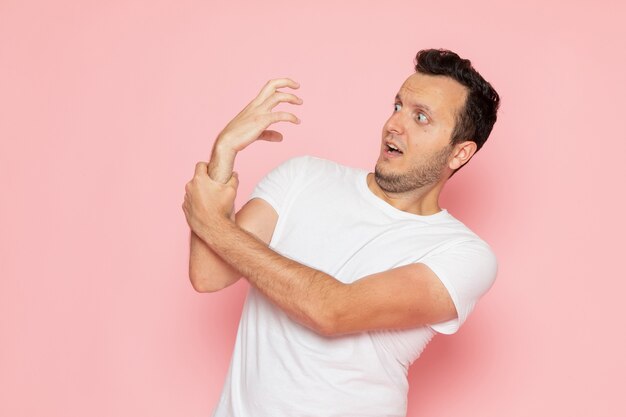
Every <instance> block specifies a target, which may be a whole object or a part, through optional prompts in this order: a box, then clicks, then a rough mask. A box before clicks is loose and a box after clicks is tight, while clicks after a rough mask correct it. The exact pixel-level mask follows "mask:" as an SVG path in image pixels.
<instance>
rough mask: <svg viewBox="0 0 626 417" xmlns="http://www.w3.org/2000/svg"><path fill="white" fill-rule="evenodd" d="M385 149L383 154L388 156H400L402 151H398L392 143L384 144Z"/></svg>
mask: <svg viewBox="0 0 626 417" xmlns="http://www.w3.org/2000/svg"><path fill="white" fill-rule="evenodd" d="M385 145H386V147H387V148H386V149H385V153H386V154H389V155H402V151H401V150H400V149H398V147H397V146H396V145H394V144H393V143H389V142H387V143H386V144H385Z"/></svg>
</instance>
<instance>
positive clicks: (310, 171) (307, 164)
mask: <svg viewBox="0 0 626 417" xmlns="http://www.w3.org/2000/svg"><path fill="white" fill-rule="evenodd" d="M280 165H284V166H285V167H289V168H290V169H292V170H294V171H295V172H298V173H302V172H306V175H307V176H308V177H309V178H310V176H320V175H323V176H327V175H328V174H332V173H336V174H340V173H352V172H357V171H359V168H354V167H351V166H348V165H345V164H342V163H340V162H337V161H333V160H331V159H327V158H322V157H319V156H314V155H297V156H292V157H290V158H288V159H287V160H285V161H284V162H283V163H282V164H280Z"/></svg>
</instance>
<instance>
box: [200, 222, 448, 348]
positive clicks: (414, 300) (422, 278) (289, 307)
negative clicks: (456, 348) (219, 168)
mask: <svg viewBox="0 0 626 417" xmlns="http://www.w3.org/2000/svg"><path fill="white" fill-rule="evenodd" d="M197 233H198V235H199V236H200V237H201V238H202V239H203V240H204V241H206V242H207V244H208V245H209V246H210V247H211V248H213V250H214V251H215V252H216V253H217V254H219V256H221V257H222V259H224V260H225V261H226V262H227V263H228V264H230V265H231V266H232V267H233V268H234V269H236V270H237V271H239V273H240V274H241V275H243V276H244V277H246V278H247V279H248V280H249V281H250V283H251V284H252V285H254V286H255V287H257V288H258V289H259V290H260V291H261V292H262V293H263V294H265V295H266V296H267V297H268V298H269V299H270V300H272V301H273V302H274V303H275V304H276V305H278V306H279V307H280V308H281V309H283V310H284V311H285V312H286V313H287V314H288V315H289V316H291V317H292V318H293V319H294V320H296V321H298V322H299V323H301V324H303V325H305V326H307V327H309V328H311V329H312V330H314V331H316V332H318V333H320V334H323V335H326V336H333V335H340V334H347V333H354V332H361V331H368V330H376V329H390V328H396V329H402V328H410V327H417V326H421V325H425V324H429V323H437V322H442V321H446V320H451V319H453V318H455V317H456V309H455V307H454V304H453V302H452V300H451V298H450V295H449V294H448V292H447V290H446V288H445V287H444V286H443V284H442V283H441V281H440V280H439V279H438V277H437V276H436V275H435V274H434V272H432V271H431V270H430V269H429V268H428V267H427V266H426V265H424V264H419V263H417V264H410V265H406V266H402V267H398V268H394V269H391V270H389V271H385V272H381V273H377V274H372V275H369V276H366V277H363V278H361V279H359V280H357V281H355V282H354V283H351V284H344V283H342V282H340V281H338V280H337V279H335V278H334V277H332V276H330V275H328V274H326V273H324V272H321V271H318V270H316V269H314V268H310V267H308V266H305V265H302V264H300V263H298V262H296V261H294V260H292V259H289V258H286V257H284V256H282V255H280V254H278V253H276V252H275V251H273V250H271V249H270V248H268V247H267V246H266V245H265V244H263V242H262V241H260V240H259V239H258V238H256V237H255V236H253V235H252V234H250V233H247V232H246V231H244V230H242V229H241V228H239V227H238V226H237V225H236V224H235V223H233V222H232V221H230V220H229V219H228V218H227V217H225V216H215V217H213V218H211V222H210V225H208V226H205V227H202V228H199V230H198V231H197Z"/></svg>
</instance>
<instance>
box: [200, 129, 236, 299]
mask: <svg viewBox="0 0 626 417" xmlns="http://www.w3.org/2000/svg"><path fill="white" fill-rule="evenodd" d="M236 155H237V153H236V152H234V151H229V150H228V149H224V147H223V146H222V145H221V144H220V143H219V139H218V140H216V141H215V143H214V145H213V150H212V152H211V159H210V162H209V167H208V171H209V176H210V177H211V178H212V179H213V180H214V181H219V182H222V183H226V182H227V181H228V179H229V178H230V177H231V175H232V172H233V165H234V161H235V156H236ZM233 214H234V213H233ZM189 277H190V278H191V280H192V283H193V285H194V287H196V289H200V288H203V287H206V286H207V285H208V288H211V289H214V288H221V287H223V286H224V285H228V284H230V283H231V282H232V281H233V280H234V279H236V277H235V276H234V275H233V274H232V269H231V268H230V267H229V265H227V264H225V263H224V261H223V260H222V259H220V257H219V256H218V255H217V254H215V253H214V252H213V251H212V250H211V248H210V247H208V246H207V245H206V243H205V242H203V241H202V239H200V238H199V237H198V236H197V235H196V233H195V232H193V231H192V232H191V234H190V241H189ZM207 280H208V281H209V282H205V281H207Z"/></svg>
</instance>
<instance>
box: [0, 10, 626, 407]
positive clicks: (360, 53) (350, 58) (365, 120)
mask: <svg viewBox="0 0 626 417" xmlns="http://www.w3.org/2000/svg"><path fill="white" fill-rule="evenodd" d="M503 3H504V2H497V1H488V0H478V1H476V0H475V1H448V2H417V1H396V2H373V1H363V2H356V1H343V2H340V1H336V0H335V1H324V2H320V1H317V2H309V3H302V4H297V2H294V1H276V0H270V1H264V2H258V3H257V2H247V3H237V2H233V1H228V2H227V1H212V2H208V1H206V2H203V1H191V0H177V1H174V0H160V1H147V0H146V1H138V0H135V1H106V2H104V1H95V0H92V1H78V0H76V1H63V0H61V1H55V2H43V1H40V2H32V1H24V0H1V1H0V140H1V142H0V187H1V188H0V191H1V193H0V199H1V204H0V276H1V280H0V338H1V341H0V415H2V416H7V417H9V416H10V417H13V416H71V417H74V416H76V417H78V416H93V417H101V416H102V417H103V416H122V417H125V416H152V417H158V416H188V417H191V416H198V417H200V416H208V415H210V412H211V410H212V409H213V406H214V405H215V403H216V401H217V399H218V396H219V393H220V391H221V388H222V384H223V382H224V377H225V374H226V370H227V367H228V363H229V360H230V355H231V352H232V347H233V343H234V338H235V334H236V330H237V324H238V321H239V316H240V313H241V307H242V303H243V300H244V296H245V293H246V289H247V285H248V284H247V283H246V282H245V281H244V280H241V281H240V282H238V283H237V284H236V285H234V286H232V287H229V288H228V289H226V290H224V291H223V292H219V293H214V294H199V293H196V292H194V290H193V289H192V287H191V285H190V284H189V281H188V276H187V262H188V258H187V257H188V239H189V230H188V226H187V224H186V222H185V218H184V214H183V212H182V209H181V203H182V200H183V196H184V185H185V183H186V182H187V181H188V180H189V179H190V178H191V176H192V174H193V169H194V165H195V163H196V162H197V161H199V160H207V158H208V155H209V151H210V148H211V144H212V141H213V139H214V138H215V136H216V134H217V133H218V132H219V131H220V130H221V128H222V127H223V126H224V125H225V124H226V123H227V122H228V121H229V120H230V119H231V118H232V117H233V116H234V115H235V114H236V113H237V112H238V111H239V110H240V109H241V108H242V107H243V106H244V105H245V104H246V103H247V102H248V101H249V100H250V99H252V97H253V96H254V95H256V93H257V92H258V90H259V89H260V88H261V86H262V85H263V84H264V83H265V82H266V81H267V80H268V79H270V78H274V77H280V76H290V77H292V78H294V79H296V80H297V81H299V82H300V83H301V85H302V88H301V89H300V92H299V94H300V95H301V97H302V98H303V99H304V102H305V104H304V106H302V107H301V108H300V109H299V110H298V111H297V114H298V116H300V118H301V119H302V124H301V125H300V126H292V125H287V124H282V125H281V126H280V129H282V131H283V132H284V134H285V141H284V142H283V143H279V144H276V143H267V142H263V143H255V144H253V145H252V146H251V147H250V148H249V149H248V150H247V151H245V152H244V153H243V154H241V155H240V157H239V159H238V161H237V165H236V169H237V170H238V171H239V172H240V177H241V185H240V193H239V196H238V200H237V204H238V206H241V205H242V204H243V203H244V202H245V201H246V199H247V196H248V195H249V193H250V191H251V190H252V187H253V186H254V185H255V184H256V182H257V181H258V180H259V179H260V178H261V176H262V175H263V174H265V173H266V172H267V171H268V170H269V169H271V168H272V167H274V166H275V165H277V164H278V163H280V162H281V161H284V160H285V159H287V158H288V157H291V156H295V155H302V154H312V155H317V156H321V157H326V158H330V159H334V160H336V161H339V162H342V163H345V164H349V165H353V166H360V167H364V168H373V166H374V162H375V160H376V156H377V153H378V149H379V140H380V131H381V127H382V124H383V123H384V121H385V119H386V118H387V117H388V115H389V114H390V112H391V110H392V105H393V97H394V96H395V93H396V92H397V89H398V87H399V86H400V84H401V83H402V82H403V81H404V79H405V78H406V77H407V76H408V75H410V74H411V72H412V60H413V57H414V54H415V52H416V51H417V50H418V49H421V48H427V47H446V48H450V49H453V50H455V51H457V52H459V53H460V54H461V55H462V56H466V57H468V58H470V59H471V60H472V61H473V63H474V64H475V66H476V67H477V68H478V69H479V71H481V72H482V74H483V75H484V76H485V77H486V78H487V79H488V80H490V81H491V82H492V83H493V85H494V86H495V87H496V88H497V90H498V91H499V93H500V94H501V96H502V108H501V112H500V115H499V121H498V123H497V124H496V127H495V129H494V131H493V133H492V136H491V137H490V139H489V141H488V142H487V144H486V145H485V147H484V148H483V149H482V150H481V151H480V152H479V153H478V154H477V155H476V157H475V158H473V160H472V161H471V162H470V163H469V165H467V166H466V167H465V168H464V169H463V170H462V171H461V172H460V173H459V174H458V175H456V176H455V177H454V178H453V179H452V180H451V181H450V182H449V184H448V186H447V188H446V190H445V192H444V195H443V197H442V206H443V207H445V208H447V209H448V210H449V211H450V212H452V213H453V214H455V215H456V216H457V217H458V218H460V219H461V220H462V221H464V222H465V223H466V224H468V225H469V226H470V227H471V228H472V229H474V230H475V231H476V232H477V233H479V234H480V235H481V236H482V237H483V238H484V239H485V240H486V241H488V242H489V243H490V244H491V245H492V247H493V248H494V250H495V251H496V253H497V255H498V257H499V261H500V269H499V275H498V280H497V281H496V284H495V286H494V287H493V288H492V290H491V291H490V292H489V293H488V294H487V295H486V296H485V297H484V298H483V299H482V301H481V302H480V303H479V304H478V306H477V308H476V310H475V311H474V313H473V314H472V316H471V317H470V319H469V321H468V322H467V323H466V324H465V325H464V327H463V328H462V329H461V330H460V332H459V333H457V334H455V335H453V336H447V337H446V336H441V335H440V336H437V337H436V338H435V339H434V340H433V341H432V342H431V344H430V345H429V346H428V347H427V349H426V350H425V352H424V353H423V356H422V358H420V359H419V360H418V361H417V362H416V363H415V364H414V365H413V367H412V368H411V371H410V383H411V390H410V393H409V413H408V415H409V416H430V417H436V416H466V417H467V416H509V417H514V416H524V417H525V416H544V415H546V416H547V415H567V416H615V415H624V413H625V412H626V407H625V406H624V401H623V390H624V386H625V382H626V381H625V380H626V377H625V376H624V375H625V374H626V360H625V359H624V352H625V351H626V342H625V340H624V339H625V330H624V329H625V325H624V323H623V307H622V304H623V303H624V301H623V294H624V291H625V290H626V285H625V284H624V278H626V276H625V274H624V268H623V264H622V263H621V261H620V259H621V256H623V254H622V252H623V247H624V244H623V237H624V234H625V232H626V230H625V227H624V220H623V215H624V212H625V211H626V205H625V203H624V198H623V192H624V187H623V185H622V184H621V182H622V181H623V180H624V178H625V172H624V169H623V168H622V167H623V165H624V162H623V160H624V159H623V158H624V155H625V154H626V145H625V144H626V134H625V133H624V132H625V128H624V118H625V116H624V98H625V97H626V88H625V82H624V67H625V65H626V58H625V56H624V51H625V50H626V48H625V45H624V39H626V30H625V29H624V17H625V13H624V12H625V10H624V6H623V3H622V2H619V1H617V0H615V1H608V0H600V1H589V2H586V1H551V2H550V1H537V0H531V1H527V2H524V3H522V2H516V3H510V5H504V4H503ZM281 106H282V105H281ZM620 190H621V191H620Z"/></svg>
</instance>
